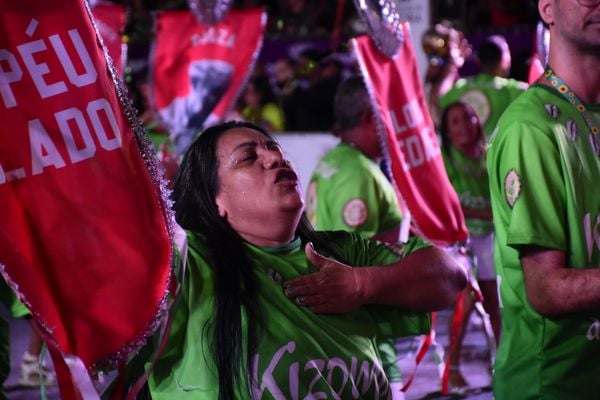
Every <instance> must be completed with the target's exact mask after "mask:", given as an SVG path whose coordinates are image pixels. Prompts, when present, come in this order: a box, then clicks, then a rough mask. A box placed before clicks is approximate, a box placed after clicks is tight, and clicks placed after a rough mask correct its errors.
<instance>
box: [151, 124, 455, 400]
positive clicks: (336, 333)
mask: <svg viewBox="0 0 600 400" xmlns="http://www.w3.org/2000/svg"><path fill="white" fill-rule="evenodd" d="M173 197H174V200H175V207H174V208H175V212H176V216H177V217H176V219H177V222H178V223H179V224H180V225H181V226H182V227H183V228H184V229H185V230H187V237H188V245H189V251H188V254H187V263H186V270H185V276H184V277H183V278H182V282H181V290H180V294H179V298H178V299H177V302H176V306H175V307H176V309H175V316H174V321H173V325H172V328H171V332H170V336H169V340H168V342H167V345H166V347H165V349H164V350H163V352H162V353H161V356H160V358H159V359H158V361H157V363H156V366H155V368H154V370H153V371H152V374H151V376H150V379H149V387H150V392H151V394H152V397H153V398H154V399H162V398H164V399H173V398H178V399H179V398H186V399H192V398H193V399H210V398H214V399H216V398H218V399H249V398H253V399H254V398H277V399H283V398H290V399H296V398H305V397H306V396H309V397H311V396H312V397H315V398H316V397H318V398H357V397H362V398H389V396H390V392H389V384H388V382H387V379H386V378H385V374H383V371H382V369H381V364H380V361H379V357H378V354H377V350H376V347H375V337H378V336H383V337H386V336H394V335H398V333H401V334H404V335H407V334H417V333H419V332H424V331H427V330H428V327H429V315H428V313H427V311H431V310H436V309H441V308H444V307H446V306H447V305H449V304H450V303H451V302H452V301H453V300H454V298H455V297H456V295H457V294H458V293H459V292H460V290H462V288H463V287H464V285H465V283H466V280H465V279H466V277H465V273H464V271H463V269H462V268H461V267H460V266H458V265H457V264H456V263H454V262H453V261H452V260H451V259H450V258H449V257H448V256H447V255H445V253H444V252H442V251H440V250H439V249H436V248H434V247H432V246H431V245H428V244H426V243H424V242H423V241H420V240H413V241H411V242H409V243H407V244H406V246H405V247H404V249H403V251H400V252H398V251H392V250H390V249H388V248H387V247H386V246H384V245H382V244H381V243H377V242H369V241H367V240H364V239H362V238H360V237H359V236H357V235H353V234H349V233H345V232H337V233H315V232H314V231H313V230H312V229H311V228H310V224H309V223H308V221H307V220H306V218H305V217H304V215H303V207H304V204H303V200H302V197H301V189H300V187H299V179H298V176H297V175H296V172H295V171H294V170H293V168H292V167H291V164H290V163H289V162H288V161H287V160H286V159H285V158H284V155H283V153H282V151H281V148H280V147H279V145H278V144H277V143H276V142H275V141H273V139H272V138H271V137H270V136H269V135H268V133H267V132H265V131H264V130H262V128H260V127H258V126H256V125H254V124H252V123H248V122H228V123H224V124H221V125H217V126H214V127H211V128H208V129H207V130H206V131H204V132H203V133H202V134H201V135H200V136H199V137H198V139H197V140H196V141H195V143H194V144H193V145H192V146H191V147H190V149H189V150H188V152H187V153H186V155H185V157H184V159H183V161H182V165H181V168H180V172H179V175H178V177H177V179H176V181H175V190H174V196H173ZM303 250H304V251H303ZM321 254H323V255H321ZM325 256H328V257H329V258H325ZM334 258H335V259H334ZM336 260H340V261H336ZM373 265H376V266H373ZM351 266H363V267H364V268H353V267H351ZM392 306H394V307H392Z"/></svg>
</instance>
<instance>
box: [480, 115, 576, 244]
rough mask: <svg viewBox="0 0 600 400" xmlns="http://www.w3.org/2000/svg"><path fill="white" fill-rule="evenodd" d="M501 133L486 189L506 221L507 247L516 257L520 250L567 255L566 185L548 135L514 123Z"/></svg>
mask: <svg viewBox="0 0 600 400" xmlns="http://www.w3.org/2000/svg"><path fill="white" fill-rule="evenodd" d="M503 130H505V131H506V133H507V134H506V135H504V137H503V140H502V141H500V143H498V148H497V149H495V152H496V160H495V162H496V164H497V165H496V166H495V169H496V170H495V171H492V173H495V174H497V176H496V177H495V178H496V179H495V182H496V185H495V187H494V185H492V188H491V189H492V191H493V192H494V195H495V196H496V197H497V198H499V199H502V201H500V203H501V205H502V206H501V212H502V213H505V214H506V217H507V218H506V221H507V222H508V223H507V232H506V238H507V239H506V244H507V245H509V246H511V247H513V248H515V249H516V250H517V251H519V248H520V246H523V245H537V246H542V247H548V248H553V249H558V250H566V247H567V240H566V237H565V233H564V232H566V231H567V229H566V227H565V226H564V224H565V221H566V215H565V210H566V206H565V204H566V198H565V192H564V189H563V188H564V185H565V182H564V180H563V177H562V173H561V160H560V153H559V149H558V147H557V144H556V142H555V141H554V140H553V137H552V136H551V135H552V134H550V135H548V134H546V133H545V132H542V131H541V130H539V129H538V128H536V127H535V126H532V125H531V124H523V123H516V122H515V123H512V124H509V125H508V126H506V127H503ZM494 145H495V144H494Z"/></svg>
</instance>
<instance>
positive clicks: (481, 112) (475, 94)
mask: <svg viewBox="0 0 600 400" xmlns="http://www.w3.org/2000/svg"><path fill="white" fill-rule="evenodd" d="M460 100H461V101H464V102H465V103H467V104H468V105H470V106H471V107H472V108H473V110H475V113H476V114H477V117H478V118H479V121H480V122H481V124H482V125H485V123H486V122H487V120H488V118H489V117H490V114H491V112H492V108H491V107H490V100H489V99H488V98H487V96H486V95H485V94H484V93H483V92H480V91H479V90H469V91H467V92H465V93H464V94H463V95H462V96H460Z"/></svg>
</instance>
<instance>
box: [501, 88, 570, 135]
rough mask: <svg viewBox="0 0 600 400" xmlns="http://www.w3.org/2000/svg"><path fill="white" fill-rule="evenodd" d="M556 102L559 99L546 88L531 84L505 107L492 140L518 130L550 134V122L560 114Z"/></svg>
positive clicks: (515, 132)
mask: <svg viewBox="0 0 600 400" xmlns="http://www.w3.org/2000/svg"><path fill="white" fill-rule="evenodd" d="M557 103H560V99H559V98H558V97H557V96H556V95H554V94H553V93H551V92H550V91H549V90H548V89H547V88H544V87H540V86H538V85H535V86H531V87H530V88H529V89H528V90H526V91H525V92H523V94H521V95H520V96H519V97H517V98H516V99H515V100H514V101H513V102H512V103H511V104H510V105H509V106H508V107H507V108H506V110H505V111H504V113H503V114H502V116H501V117H500V119H499V120H498V124H497V129H496V134H495V135H494V136H493V137H492V141H493V142H495V141H497V140H496V139H498V138H499V137H502V136H506V135H508V134H510V135H514V134H517V133H518V132H521V133H523V132H528V133H534V132H538V133H539V134H545V135H550V134H552V129H551V127H552V125H551V123H552V121H553V120H554V119H556V118H557V117H558V115H559V114H560V111H559V109H558V107H557V105H556V104H557Z"/></svg>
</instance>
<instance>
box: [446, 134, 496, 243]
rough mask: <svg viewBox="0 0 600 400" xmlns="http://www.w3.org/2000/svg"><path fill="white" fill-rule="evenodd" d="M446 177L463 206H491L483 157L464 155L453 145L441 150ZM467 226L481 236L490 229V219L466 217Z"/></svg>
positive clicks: (477, 207)
mask: <svg viewBox="0 0 600 400" xmlns="http://www.w3.org/2000/svg"><path fill="white" fill-rule="evenodd" d="M442 156H443V157H444V165H445V166H446V172H447V173H448V178H449V179H450V182H451V183H452V186H454V190H455V191H456V194H457V195H458V198H459V199H460V205H461V206H462V207H464V208H473V209H478V210H480V209H481V210H485V209H489V208H490V207H491V204H490V187H489V180H488V173H487V167H486V163H485V157H481V158H480V159H473V158H469V157H466V156H465V155H463V154H462V153H461V152H460V151H458V150H457V149H456V148H455V147H452V146H451V147H450V150H449V151H447V150H446V149H445V148H444V149H443V151H442ZM466 223H467V228H468V229H469V233H470V234H471V235H473V236H482V235H485V234H487V233H489V232H491V231H492V230H494V225H493V224H492V221H490V220H485V219H480V218H466Z"/></svg>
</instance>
